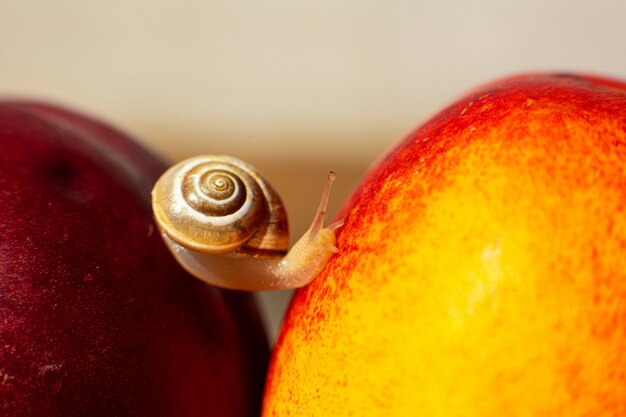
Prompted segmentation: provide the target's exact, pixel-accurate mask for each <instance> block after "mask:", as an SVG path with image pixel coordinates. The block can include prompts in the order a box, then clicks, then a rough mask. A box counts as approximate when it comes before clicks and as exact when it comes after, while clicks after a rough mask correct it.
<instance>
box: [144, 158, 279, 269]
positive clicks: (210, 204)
mask: <svg viewBox="0 0 626 417" xmlns="http://www.w3.org/2000/svg"><path fill="white" fill-rule="evenodd" d="M152 200H153V208H154V214H155V219H156V221H157V224H158V226H159V228H160V229H161V230H162V231H163V232H164V233H165V234H166V235H167V236H168V237H169V238H170V239H172V240H173V241H175V242H176V243H178V244H180V245H182V246H184V247H187V248H190V249H193V250H195V251H198V252H202V253H212V254H222V253H228V252H232V253H236V254H246V255H252V256H272V257H273V256H283V255H284V254H285V253H286V252H287V249H288V245H289V229H288V223H287V213H286V211H285V208H284V205H283V203H282V201H281V199H280V197H279V196H278V194H277V193H276V191H275V190H274V188H272V186H271V185H270V184H269V183H268V182H267V181H265V180H264V179H263V178H262V177H261V175H260V174H259V173H258V171H257V170H256V169H255V168H254V167H252V166H251V165H249V164H247V163H245V162H243V161H241V160H239V159H236V158H233V157H229V156H214V155H202V156H197V157H194V158H191V159H187V160H185V161H182V162H180V163H178V164H176V165H174V166H173V167H171V168H170V169H168V170H167V171H166V172H165V174H163V176H162V177H161V178H160V179H159V180H158V182H157V183H156V185H155V187H154V190H153V192H152Z"/></svg>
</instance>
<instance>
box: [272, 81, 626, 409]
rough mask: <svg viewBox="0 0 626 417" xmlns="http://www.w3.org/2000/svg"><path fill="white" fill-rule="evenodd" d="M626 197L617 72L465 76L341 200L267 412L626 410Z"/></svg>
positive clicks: (280, 351) (285, 336) (291, 325)
mask: <svg viewBox="0 0 626 417" xmlns="http://www.w3.org/2000/svg"><path fill="white" fill-rule="evenodd" d="M625 210H626V85H625V84H622V83H620V82H617V81H612V80H605V79H601V78H597V77H580V76H570V75H527V76H520V77H516V78H511V79H507V80H504V81H500V82H497V83H494V84H491V85H488V86H486V87H483V88H481V89H480V90H478V91H476V92H474V93H472V94H470V95H469V96H468V97H466V98H464V99H462V100H460V101H458V102H457V103H456V104H454V105H452V106H450V107H449V108H447V109H446V110H444V111H443V112H441V113H439V114H438V115H437V116H435V117H434V118H433V119H432V120H430V121H429V122H428V123H426V124H425V125H424V126H422V127H420V128H419V129H417V130H416V131H414V132H413V133H411V134H410V135H408V137H406V139H404V140H403V141H402V142H400V143H399V144H398V145H397V146H396V147H395V149H394V150H392V151H391V152H390V153H389V154H388V155H387V156H386V157H385V158H384V159H382V160H381V161H380V163H379V165H378V166H377V167H376V168H375V169H374V170H373V171H372V172H371V173H370V174H369V176H368V177H367V178H366V179H365V180H364V182H363V183H362V185H361V186H360V188H359V189H358V190H357V191H356V192H355V194H354V196H353V198H352V199H351V201H350V202H349V203H348V204H347V205H346V207H345V208H344V211H343V216H344V217H345V220H346V224H345V227H344V228H343V229H342V230H341V231H340V232H339V235H338V247H339V251H340V252H339V254H338V255H336V256H335V257H334V258H333V259H331V261H330V263H329V264H328V265H327V266H326V268H325V269H324V270H323V272H322V274H321V275H320V276H319V277H318V279H317V280H315V281H314V282H313V283H312V284H311V285H309V286H308V287H306V288H304V289H301V290H299V291H298V292H297V293H296V295H295V298H294V300H293V302H292V304H291V307H290V309H289V312H288V315H287V317H286V321H285V324H284V326H283V329H282V332H281V335H280V337H279V341H278V343H277V346H276V349H275V352H274V357H273V361H272V364H271V369H270V373H269V377H268V383H267V388H266V393H265V403H264V415H265V416H266V417H269V416H287V415H289V416H315V417H323V416H333V417H336V416H348V415H354V416H371V417H373V416H428V417H436V416H465V417H477V416H481V417H485V416H494V417H495V416H498V417H500V416H571V417H576V416H594V417H600V416H624V415H626V215H625V214H626V212H625Z"/></svg>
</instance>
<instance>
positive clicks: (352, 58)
mask: <svg viewBox="0 0 626 417" xmlns="http://www.w3.org/2000/svg"><path fill="white" fill-rule="evenodd" d="M624 22H626V1H624V0H605V1H603V0H598V1H595V2H591V1H582V0H553V1H550V0H544V1H503V0H499V1H497V0H473V1H448V0H438V1H428V2H426V1H408V0H398V1H393V0H391V1H386V2H383V1H373V0H358V1H357V0H332V1H331V0H318V1H287V0H267V1H258V0H257V1H255V0H239V1H228V0H223V1H216V0H204V1H194V0H178V1H162V0H135V1H132V0H131V1H125V2H123V1H108V2H103V1H90V0H55V1H49V0H39V1H29V0H0V92H1V93H2V94H4V95H5V96H6V95H16V96H22V97H35V98H42V99H46V100H51V101H55V102H60V103H63V104H67V105H70V106H72V107H76V108H79V109H82V110H84V111H87V112H89V113H91V114H93V115H98V116H100V117H101V118H103V119H105V120H107V121H109V122H110V123H113V124H114V125H117V126H118V127H121V128H122V129H125V130H126V131H128V132H130V133H132V134H133V135H135V136H136V137H138V138H140V140H142V141H143V142H144V143H145V144H147V145H148V146H150V147H152V148H153V149H155V150H156V151H158V152H159V153H160V154H161V155H163V156H164V157H166V158H167V159H169V160H171V161H176V160H179V159H182V158H184V157H187V156H191V155H194V154H200V153H218V154H231V155H234V156H238V157H240V158H242V159H245V160H247V161H249V162H251V163H252V164H254V165H256V166H257V167H258V168H259V169H261V170H262V171H263V172H265V173H266V175H267V177H268V178H269V179H270V180H271V182H272V183H274V185H275V187H276V188H277V189H278V190H279V192H280V193H281V194H282V195H283V198H284V200H285V203H286V205H287V208H288V210H289V213H290V219H291V224H292V235H293V236H292V239H293V238H296V237H298V236H297V235H299V234H301V233H302V232H303V231H304V229H305V228H306V227H307V223H308V222H309V221H310V219H311V217H312V216H313V213H314V209H315V206H316V204H317V201H318V198H319V194H320V192H321V187H322V185H323V182H324V178H325V175H326V172H327V171H328V170H329V169H333V170H336V171H337V172H338V174H339V177H338V180H337V181H336V188H335V190H334V191H333V195H332V207H331V209H332V211H336V210H337V209H338V208H339V206H340V205H341V204H342V202H343V201H344V200H345V199H346V198H347V196H348V195H349V193H350V190H351V189H352V188H353V187H354V185H355V184H356V183H357V181H358V179H359V177H360V176H361V175H362V174H363V173H364V171H366V169H367V167H368V165H369V164H370V163H371V162H372V161H373V160H374V159H375V158H376V157H377V156H378V155H379V154H380V153H381V152H383V150H384V149H386V148H387V147H388V146H389V145H390V144H391V143H392V142H393V141H394V140H396V139H397V138H399V137H400V136H401V135H402V134H403V133H404V132H406V131H407V130H409V129H411V128H412V127H414V126H415V125H416V124H418V123H420V122H422V121H424V120H425V118H426V117H428V116H429V115H431V114H433V113H434V112H435V111H437V110H439V109H440V108H441V107H442V106H444V105H445V104H447V103H449V102H450V101H451V100H453V99H454V98H456V97H458V96H459V95H461V94H462V93H463V92H464V91H466V90H468V89H470V88H472V87H474V86H475V85H476V84H479V83H483V82H486V81H489V80H490V79H493V78H494V77H501V76H504V75H510V74H512V73H517V72H522V71H529V70H558V71H585V72H596V73H602V74H608V75H613V76H617V77H621V78H626V29H625V28H626V26H625V23H624ZM289 297H290V293H288V292H279V293H264V294H262V295H261V302H262V307H263V310H264V312H265V314H266V317H267V318H268V322H269V327H270V332H271V335H272V337H273V336H274V335H275V333H276V330H277V328H278V325H279V322H280V319H281V317H282V314H283V312H284V309H285V307H286V305H287V302H288V299H289Z"/></svg>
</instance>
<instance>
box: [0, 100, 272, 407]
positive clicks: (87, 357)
mask: <svg viewBox="0 0 626 417" xmlns="http://www.w3.org/2000/svg"><path fill="white" fill-rule="evenodd" d="M164 168H165V167H164V166H163V165H162V164H161V162H160V161H158V160H157V159H156V158H155V157H154V156H152V155H151V154H150V153H149V152H147V151H146V150H144V149H143V148H141V147H140V146H138V145H137V144H135V143H134V142H133V141H132V140H130V139H129V138H128V137H126V136H124V135H123V134H121V133H119V132H118V131H116V130H114V129H112V128H110V127H108V126H105V125H103V124H101V123H99V122H96V121H94V120H91V119H88V118H85V117H83V116H80V115H77V114H75V113H72V112H69V111H66V110H62V109H59V108H56V107H51V106H47V105H42V104H34V103H20V102H3V103H0V415H2V416H11V417H21V416H41V417H52V416H54V417H56V416H59V417H61V416H62V417H70V416H90V417H97V416H177V417H178V416H184V417H187V416H188V417H191V416H207V415H210V416H223V417H235V416H237V417H243V416H254V415H258V409H259V404H260V396H261V387H262V385H263V380H264V375H265V365H266V361H267V356H268V350H267V344H266V339H265V335H264V333H263V329H262V326H261V323H260V321H259V317H258V313H257V311H256V309H255V308H256V307H255V305H254V303H253V300H252V298H250V296H249V295H247V294H243V293H235V292H228V291H222V290H218V289H216V288H209V287H208V286H205V285H203V284H201V283H199V282H198V281H197V280H196V279H194V278H192V277H191V276H189V275H187V274H186V273H185V272H184V271H183V270H182V269H181V268H180V267H179V266H178V265H177V264H176V262H175V261H174V259H173V258H172V257H171V256H170V254H169V252H168V251H167V249H166V248H165V246H164V244H163V242H162V241H161V238H160V237H159V235H158V233H157V232H156V228H155V226H154V224H153V222H152V214H151V210H150V190H151V188H152V185H153V183H154V180H155V179H156V178H157V176H158V175H159V174H160V173H161V172H162V171H163V170H164Z"/></svg>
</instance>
